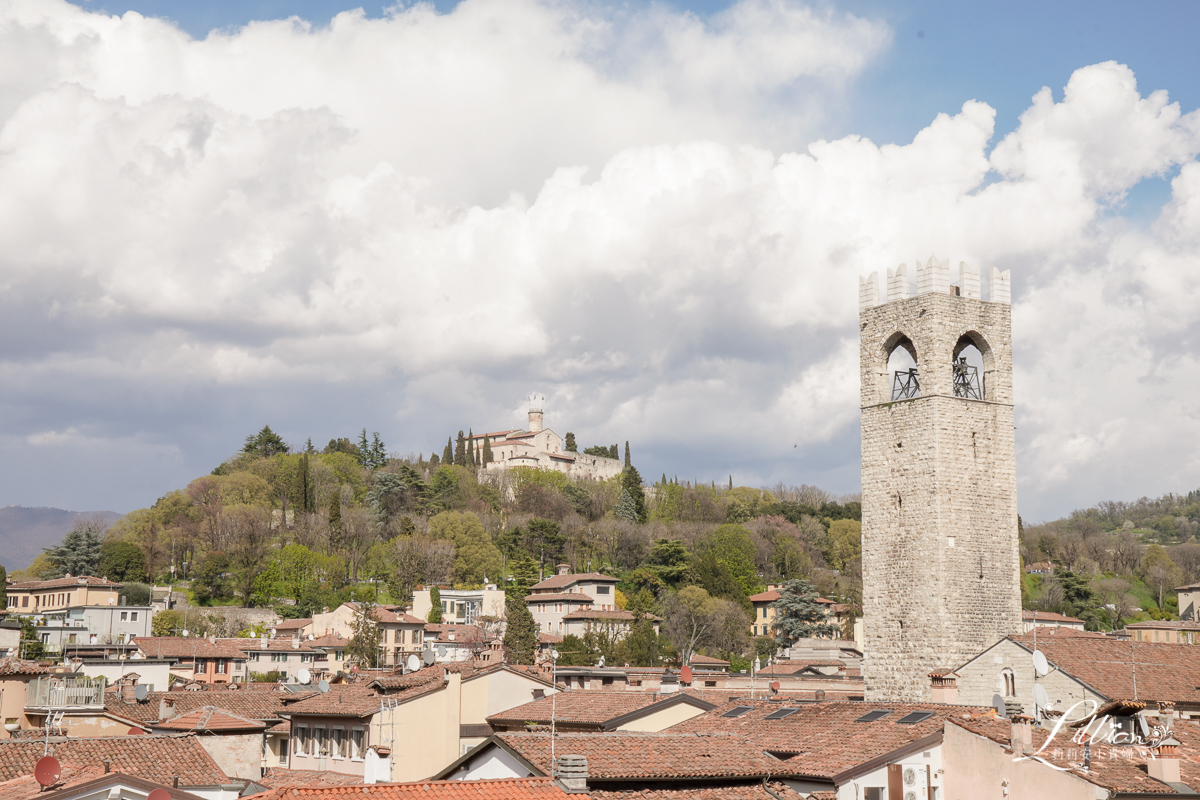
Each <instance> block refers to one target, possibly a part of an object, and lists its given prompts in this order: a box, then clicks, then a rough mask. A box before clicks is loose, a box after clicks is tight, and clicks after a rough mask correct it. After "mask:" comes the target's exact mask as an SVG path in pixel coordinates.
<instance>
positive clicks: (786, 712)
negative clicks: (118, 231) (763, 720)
mask: <svg viewBox="0 0 1200 800" xmlns="http://www.w3.org/2000/svg"><path fill="white" fill-rule="evenodd" d="M799 710H800V709H798V708H781V709H779V710H778V711H772V712H771V713H770V714H767V719H783V718H784V717H790V716H791V715H792V714H795V713H796V712H797V711H799Z"/></svg>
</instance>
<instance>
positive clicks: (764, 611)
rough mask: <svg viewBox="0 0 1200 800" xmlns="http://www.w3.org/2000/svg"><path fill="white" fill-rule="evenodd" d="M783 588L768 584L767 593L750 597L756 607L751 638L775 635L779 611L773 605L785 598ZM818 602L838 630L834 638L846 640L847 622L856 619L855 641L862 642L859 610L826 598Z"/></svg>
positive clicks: (818, 599) (751, 624)
mask: <svg viewBox="0 0 1200 800" xmlns="http://www.w3.org/2000/svg"><path fill="white" fill-rule="evenodd" d="M781 588H783V584H781V583H771V584H767V590H766V591H765V592H759V593H758V594H752V595H750V603H751V605H753V606H754V619H753V620H752V621H751V623H750V635H751V636H774V635H775V619H776V611H777V609H776V608H774V606H773V605H772V604H773V603H774V602H775V601H776V600H778V599H779V598H781V597H782V596H783V595H781V594H780V593H779V590H780V589H781ZM817 602H818V603H820V604H821V605H822V606H823V607H824V608H825V612H826V613H827V614H828V615H829V620H828V621H829V624H830V625H833V626H834V627H836V628H837V631H838V632H837V633H836V634H835V635H834V636H833V638H834V639H842V638H844V637H843V635H842V630H843V629H844V627H845V625H846V622H847V620H849V619H854V620H855V623H856V624H855V634H854V640H855V641H861V638H862V632H861V630H860V629H861V627H862V620H859V619H858V617H859V616H861V615H860V614H859V610H858V609H857V608H855V607H854V606H852V605H849V604H848V603H839V602H837V601H834V600H829V599H827V598H824V597H818V598H817ZM860 649H861V648H860Z"/></svg>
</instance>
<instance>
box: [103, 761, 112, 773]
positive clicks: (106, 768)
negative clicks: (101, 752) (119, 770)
mask: <svg viewBox="0 0 1200 800" xmlns="http://www.w3.org/2000/svg"><path fill="white" fill-rule="evenodd" d="M110 772H112V759H111V758H106V759H104V774H105V775H107V774H108V773H110Z"/></svg>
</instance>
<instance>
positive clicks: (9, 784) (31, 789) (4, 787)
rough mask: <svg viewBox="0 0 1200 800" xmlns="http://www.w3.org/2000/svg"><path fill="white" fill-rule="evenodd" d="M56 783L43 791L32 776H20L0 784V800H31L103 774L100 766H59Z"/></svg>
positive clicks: (102, 768) (102, 767)
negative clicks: (45, 792) (47, 792)
mask: <svg viewBox="0 0 1200 800" xmlns="http://www.w3.org/2000/svg"><path fill="white" fill-rule="evenodd" d="M59 767H60V770H59V777H58V782H57V783H55V784H53V785H51V786H49V787H46V789H43V788H42V786H41V784H39V783H38V782H37V778H35V777H34V776H33V775H22V776H21V777H19V778H13V779H12V780H8V781H4V782H2V783H0V800H31V799H32V798H35V797H37V796H38V795H39V794H41V793H42V792H43V791H54V790H58V789H66V788H67V787H70V786H76V785H78V784H81V783H86V782H88V781H90V780H94V779H95V778H98V777H100V776H101V775H103V774H104V766H103V765H101V764H60V765H59Z"/></svg>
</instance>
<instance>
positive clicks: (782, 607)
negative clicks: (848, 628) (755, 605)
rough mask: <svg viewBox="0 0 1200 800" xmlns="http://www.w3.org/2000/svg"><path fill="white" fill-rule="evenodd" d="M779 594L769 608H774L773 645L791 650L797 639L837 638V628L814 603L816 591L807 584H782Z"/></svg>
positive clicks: (822, 608) (803, 581)
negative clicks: (774, 643)
mask: <svg viewBox="0 0 1200 800" xmlns="http://www.w3.org/2000/svg"><path fill="white" fill-rule="evenodd" d="M779 595H780V596H779V599H778V600H776V601H774V602H773V603H771V608H773V609H775V642H776V644H778V645H779V646H780V647H791V646H792V645H793V644H795V643H796V640H798V639H807V638H810V637H820V638H830V639H832V638H833V637H834V636H836V635H837V632H838V631H837V626H835V625H831V624H830V623H829V621H828V620H829V615H828V613H827V612H826V611H825V608H824V606H822V605H821V604H820V603H818V602H817V597H818V595H817V590H816V589H815V588H813V585H812V584H811V583H809V582H808V581H805V580H799V579H796V580H790V581H788V582H786V583H785V584H783V587H782V588H781V589H780V590H779Z"/></svg>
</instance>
